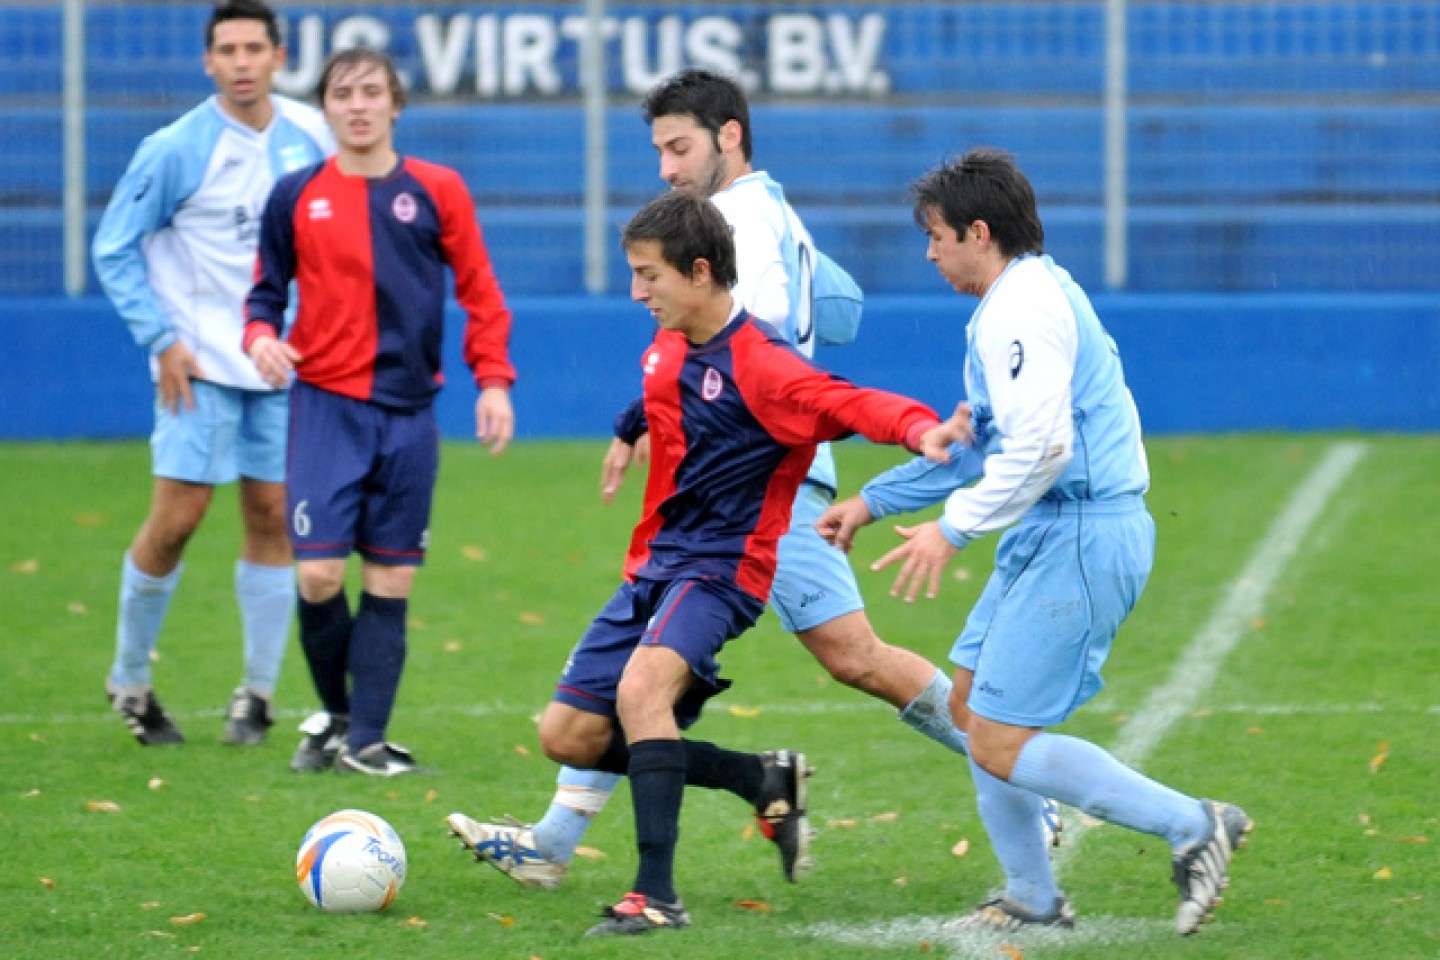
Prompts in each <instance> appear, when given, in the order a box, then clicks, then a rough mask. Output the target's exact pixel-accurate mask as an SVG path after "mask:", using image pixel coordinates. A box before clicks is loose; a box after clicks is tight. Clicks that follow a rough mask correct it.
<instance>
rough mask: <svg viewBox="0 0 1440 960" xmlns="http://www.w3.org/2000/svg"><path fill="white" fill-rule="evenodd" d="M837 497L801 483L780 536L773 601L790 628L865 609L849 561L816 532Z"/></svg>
mask: <svg viewBox="0 0 1440 960" xmlns="http://www.w3.org/2000/svg"><path fill="white" fill-rule="evenodd" d="M834 499H835V498H834V495H833V494H831V492H830V491H829V490H827V489H825V488H824V487H821V486H817V485H816V484H813V483H802V484H800V490H799V491H798V492H797V493H796V494H795V507H794V509H793V510H792V511H791V513H790V529H789V530H787V531H785V536H783V537H781V538H780V553H779V562H778V565H777V566H776V569H775V582H774V583H773V584H772V585H771V587H770V606H771V607H772V608H773V609H774V610H775V614H776V616H778V617H779V618H780V623H781V625H782V626H784V628H785V629H786V631H788V632H790V633H799V632H800V631H802V630H810V629H812V628H814V627H818V626H820V624H822V623H829V622H830V621H831V620H834V619H835V618H836V617H840V616H844V615H845V614H847V613H853V612H855V611H856V610H863V609H865V601H863V600H862V599H860V587H859V585H858V584H857V583H856V582H855V573H854V571H852V570H851V569H850V561H849V560H848V559H846V557H845V554H844V553H843V552H842V551H841V550H839V549H838V548H836V547H832V546H831V545H830V544H828V543H826V542H825V541H824V540H822V539H821V538H820V534H818V533H816V532H815V521H816V520H819V519H820V514H822V513H824V512H825V510H826V509H827V508H828V507H829V506H830V503H831V501H832V500H834Z"/></svg>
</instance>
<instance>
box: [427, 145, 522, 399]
mask: <svg viewBox="0 0 1440 960" xmlns="http://www.w3.org/2000/svg"><path fill="white" fill-rule="evenodd" d="M446 173H447V174H448V175H447V176H445V177H444V178H443V179H441V180H440V181H439V183H440V184H441V186H440V196H439V198H438V199H439V201H440V246H441V248H442V249H443V250H444V251H445V259H446V261H447V262H448V263H449V264H450V269H451V270H453V271H454V273H455V299H456V300H458V301H459V302H460V306H461V307H462V308H463V309H464V310H465V317H466V323H465V337H464V356H465V363H466V364H467V365H468V366H469V367H470V369H471V370H472V371H474V374H475V382H476V383H477V384H479V385H480V386H481V387H488V386H501V385H503V386H506V387H509V386H510V385H512V384H513V383H514V382H515V368H514V367H513V366H511V364H510V353H509V345H510V309H509V307H507V306H506V305H505V295H504V294H503V293H502V292H501V291H500V283H499V281H498V280H496V279H495V270H494V268H493V267H492V266H491V263H490V252H489V251H488V250H487V249H486V248H485V239H484V237H483V236H482V235H481V232H480V223H479V221H478V220H477V219H476V217H475V204H474V202H473V201H472V200H471V199H470V191H469V190H468V189H467V188H466V186H465V183H464V181H463V180H461V179H460V176H459V174H456V173H454V172H453V171H446Z"/></svg>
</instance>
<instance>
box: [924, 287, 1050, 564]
mask: <svg viewBox="0 0 1440 960" xmlns="http://www.w3.org/2000/svg"><path fill="white" fill-rule="evenodd" d="M997 306H1002V307H1004V308H1003V309H1001V310H997V311H996V313H995V314H994V315H989V316H984V317H982V318H981V319H980V321H979V322H980V324H981V326H980V327H979V328H978V329H977V332H976V337H975V350H976V353H977V355H978V356H977V359H978V361H979V363H980V364H981V366H982V368H983V371H984V373H983V375H984V377H985V384H986V386H987V387H988V389H989V392H990V407H991V413H992V415H993V416H994V423H993V429H994V432H995V433H996V434H997V435H998V438H999V442H998V447H997V446H996V445H995V444H991V445H990V446H989V447H988V449H989V450H990V451H991V452H990V454H989V455H988V456H987V457H986V458H985V471H984V475H983V476H982V477H981V478H980V481H979V482H978V483H976V484H975V485H974V486H973V487H969V488H966V489H964V490H958V491H956V492H955V493H953V494H951V496H950V498H949V499H948V500H947V501H946V504H945V514H944V517H943V524H944V526H945V527H946V528H947V529H946V531H945V532H946V535H947V536H949V537H950V540H951V542H952V543H956V544H957V545H963V543H967V542H969V541H970V540H973V539H974V538H976V537H978V536H980V535H982V534H985V533H990V532H993V531H995V530H1001V529H1004V528H1005V527H1008V526H1010V525H1011V524H1012V523H1014V522H1015V521H1017V520H1019V519H1020V517H1021V516H1022V515H1023V514H1024V513H1025V511H1027V510H1029V509H1030V508H1031V507H1032V506H1034V505H1035V503H1036V501H1038V500H1039V499H1040V497H1041V496H1043V495H1044V494H1045V492H1046V491H1047V490H1049V489H1050V487H1051V486H1052V485H1053V484H1054V483H1055V481H1056V480H1057V479H1058V478H1059V477H1060V475H1061V474H1062V473H1063V472H1064V470H1065V467H1066V466H1067V465H1068V464H1069V462H1070V458H1071V456H1072V445H1073V442H1074V429H1075V423H1074V414H1073V411H1072V408H1071V391H1070V383H1071V380H1072V379H1073V377H1074V372H1075V349H1076V338H1075V322H1074V317H1073V316H1067V315H1062V313H1061V312H1060V311H1058V310H1055V309H1050V308H1049V307H1047V306H1044V305H1037V304H1032V305H1028V306H1026V307H1025V308H1024V309H1023V310H1021V309H1015V308H1014V307H1010V306H1009V305H1008V304H1005V305H1001V304H997Z"/></svg>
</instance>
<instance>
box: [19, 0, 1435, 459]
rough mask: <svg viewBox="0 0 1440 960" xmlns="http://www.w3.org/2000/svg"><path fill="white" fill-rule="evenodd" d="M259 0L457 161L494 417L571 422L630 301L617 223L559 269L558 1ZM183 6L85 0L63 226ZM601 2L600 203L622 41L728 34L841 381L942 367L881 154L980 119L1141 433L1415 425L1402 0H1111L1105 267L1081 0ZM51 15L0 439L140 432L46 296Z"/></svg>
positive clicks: (405, 135) (598, 428) (154, 116)
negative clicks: (1077, 292) (479, 233)
mask: <svg viewBox="0 0 1440 960" xmlns="http://www.w3.org/2000/svg"><path fill="white" fill-rule="evenodd" d="M278 6H279V7H280V9H281V10H282V12H283V14H284V16H285V18H286V22H287V29H288V30H289V31H290V36H291V43H290V46H291V50H292V61H291V64H292V70H291V71H290V76H289V79H288V81H287V82H289V83H291V84H292V85H293V87H294V90H293V92H295V93H297V94H298V95H302V96H303V95H305V94H306V92H307V89H306V83H307V82H309V81H307V79H306V76H307V72H308V73H311V74H313V69H314V67H315V65H316V64H318V62H319V60H320V59H321V58H322V57H323V55H324V53H326V52H328V50H329V49H330V48H331V47H333V46H335V45H337V44H339V43H341V41H342V40H343V41H347V42H353V41H355V40H356V39H363V40H365V41H367V42H370V43H372V44H377V45H381V46H384V47H386V49H388V50H389V51H390V52H392V53H393V54H394V55H395V56H396V58H397V61H398V62H399V63H400V65H401V67H402V69H403V70H404V71H405V72H406V73H407V75H408V76H409V78H410V80H411V84H412V86H411V89H412V94H413V101H414V102H413V104H412V106H411V107H410V108H409V109H408V110H407V112H406V114H405V116H404V117H403V118H402V121H401V125H400V128H399V137H400V145H401V148H402V149H404V150H407V151H408V150H412V149H413V150H414V151H415V152H416V153H417V154H418V155H421V156H424V157H426V158H428V159H432V160H436V161H439V162H442V163H447V164H450V165H452V166H455V167H457V168H458V169H460V170H461V172H462V174H463V175H464V176H465V178H466V180H467V182H468V183H469V185H470V187H471V190H472V192H473V193H474V195H475V199H476V204H477V209H478V211H479V215H480V219H481V222H482V225H483V226H484V228H485V232H486V237H487V240H488V242H489V245H490V247H491V252H492V254H493V257H494V260H495V265H496V271H497V273H498V274H499V276H500V279H501V282H502V284H503V285H504V287H505V289H506V291H507V294H508V295H509V297H510V298H511V302H512V305H513V307H514V309H515V313H516V328H515V343H514V350H515V355H516V360H517V363H518V365H519V367H520V371H521V381H520V384H519V385H518V387H517V395H516V404H517V409H518V413H519V417H520V429H521V433H522V435H523V436H529V437H540V436H596V435H601V434H603V433H604V432H605V431H606V430H607V429H608V423H609V418H610V415H611V414H612V412H613V411H614V410H615V409H616V408H617V407H618V406H619V405H620V404H621V403H622V402H624V401H625V400H626V399H628V397H629V396H630V393H631V391H632V390H633V388H634V386H635V380H634V377H633V376H632V374H633V372H634V369H635V367H634V363H635V357H636V356H638V354H639V352H640V350H641V349H642V348H643V346H644V344H645V342H646V341H647V340H648V337H649V333H650V331H649V329H648V324H649V320H648V318H647V317H646V315H645V314H644V313H643V311H639V310H638V308H635V307H633V306H632V305H630V304H628V303H626V302H625V301H624V300H623V293H624V291H625V289H626V283H627V278H626V276H625V271H624V264H623V261H622V260H621V258H620V256H619V250H618V248H614V249H612V256H611V258H610V262H609V268H608V272H607V276H608V283H609V289H610V291H611V292H612V296H609V297H602V298H595V299H592V298H589V297H585V296H582V295H580V291H581V290H582V289H583V278H584V275H585V271H584V263H583V259H582V243H581V239H580V238H581V236H582V232H583V212H582V208H583V204H582V200H583V192H582V188H583V179H584V171H583V164H582V162H581V153H580V138H579V131H580V130H582V129H583V114H582V109H581V106H580V95H579V85H578V74H579V71H578V58H577V56H576V53H577V49H578V48H577V43H576V40H575V37H576V33H575V30H574V27H575V18H577V17H578V16H579V15H580V13H581V7H580V6H579V5H578V4H570V5H562V4H546V3H527V4H523V5H522V4H510V5H494V4H488V3H487V4H478V3H435V4H430V3H423V4H422V3H387V4H380V5H375V4H365V3H349V4H347V3H339V2H327V3H325V4H323V5H322V4H319V3H314V2H311V3H305V2H288V0H286V2H282V3H280V4H278ZM207 10H208V4H207V3H205V2H201V0H188V2H174V3H155V4H139V3H126V4H115V3H103V4H102V3H97V4H94V5H93V6H92V7H91V9H90V13H89V14H88V16H87V20H86V40H87V56H86V66H87V75H88V92H89V111H88V113H87V117H86V140H87V170H86V175H87V185H88V190H87V198H86V202H87V208H88V215H89V220H90V227H91V229H92V230H93V228H94V225H95V222H96V221H97V220H98V217H99V214H100V211H101V210H102V209H103V207H104V204H105V202H106V200H107V199H108V197H109V193H110V190H111V188H112V186H113V184H114V183H115V181H116V179H117V178H118V176H119V174H120V172H121V171H122V170H123V168H124V165H125V163H126V162H127V161H128V159H129V157H130V155H131V154H132V153H133V151H134V148H135V146H136V144H137V143H138V142H139V140H140V139H141V138H142V137H143V136H145V135H146V134H147V133H149V132H150V131H152V130H153V129H155V128H156V127H158V126H160V125H162V124H164V123H166V122H168V121H169V120H170V119H172V118H174V117H175V116H177V115H178V114H179V113H181V112H183V111H184V110H185V109H187V108H188V107H189V106H190V105H192V104H193V103H194V102H195V101H196V100H198V99H199V98H200V97H202V96H204V95H206V94H207V93H208V92H209V82H208V80H207V79H206V78H205V77H204V75H203V73H202V72H201V71H200V69H199V54H200V42H199V38H200V36H201V34H202V31H203V24H204V19H205V16H206V13H207ZM610 10H611V13H612V15H613V17H614V22H615V36H614V37H613V38H612V40H611V41H610V44H611V45H610V47H608V48H607V49H609V50H611V51H613V53H614V54H615V55H614V56H613V57H612V58H611V59H610V61H609V77H608V84H609V88H610V91H611V107H610V109H609V111H608V115H607V124H606V129H607V141H608V148H607V162H608V166H609V191H610V204H611V205H610V209H609V213H608V219H609V224H610V228H611V235H612V237H618V228H619V226H620V225H621V224H622V223H623V222H624V221H625V219H626V217H628V215H629V214H630V213H631V212H632V211H633V210H634V209H635V208H636V206H638V205H639V204H640V203H642V202H644V200H646V199H648V198H649V197H650V196H652V195H653V194H654V193H655V192H657V190H658V189H659V188H660V187H661V186H662V184H661V183H660V181H659V180H658V179H657V177H656V169H655V160H654V154H653V151H652V150H651V148H650V145H649V143H648V136H647V135H646V131H645V128H644V125H643V123H642V121H641V120H640V118H639V113H638V110H637V103H638V95H639V93H640V92H641V91H643V89H645V87H646V85H647V83H648V82H649V81H648V79H647V71H649V72H650V73H651V74H654V73H655V72H656V71H658V70H659V69H660V67H661V66H662V64H661V60H662V59H663V57H662V49H666V44H670V47H669V48H668V49H670V50H672V51H675V50H682V51H684V56H685V59H686V60H687V62H693V61H694V60H695V59H696V56H697V51H701V52H703V55H704V56H706V57H709V58H710V60H711V61H712V62H713V61H714V60H715V59H716V58H717V57H718V58H719V60H722V61H723V60H726V58H729V60H730V61H732V62H733V64H734V66H736V68H737V69H739V70H740V71H741V72H744V73H748V74H749V76H750V77H751V79H752V80H753V81H754V86H753V94H752V99H753V101H754V104H755V106H754V110H753V121H754V129H755V136H756V144H757V155H756V159H757V165H759V166H762V167H765V168H767V169H768V170H770V171H771V172H772V173H773V174H775V175H776V176H777V178H779V179H780V180H781V181H782V182H784V183H785V185H786V188H787V190H788V192H789V195H790V199H791V200H792V202H793V203H794V204H795V206H796V207H797V209H799V210H800V211H801V213H802V215H803V216H804V218H805V219H806V222H807V224H809V226H810V228H811V231H812V232H813V233H814V234H815V237H816V239H817V241H818V242H819V243H820V245H821V246H822V247H823V248H825V249H826V250H827V251H829V252H830V253H832V254H833V255H835V256H836V258H837V259H839V260H840V261H841V262H842V263H844V264H845V265H846V266H847V267H848V268H849V269H850V270H851V271H852V272H853V273H854V274H855V275H856V277H857V279H859V280H860V281H861V283H862V285H863V286H864V287H865V288H866V290H867V292H868V293H869V296H870V306H869V310H868V313H867V320H866V322H865V328H864V330H863V331H862V339H861V342H860V344H859V345H858V346H856V347H855V348H852V349H849V350H836V351H830V352H826V353H824V354H823V355H822V357H821V360H822V362H824V363H825V364H826V365H828V366H831V367H833V368H834V369H836V370H838V371H840V372H842V373H845V374H846V375H848V376H851V377H852V378H854V379H855V380H857V381H859V382H864V383H871V384H876V385H881V386H887V387H891V388H894V389H899V390H903V391H908V392H912V393H914V394H916V395H918V396H920V397H922V398H924V399H926V400H928V401H930V402H931V403H933V404H935V405H936V406H937V407H939V408H942V409H943V408H947V407H948V406H949V405H950V404H952V403H953V402H954V400H955V399H956V393H957V390H958V383H957V381H958V374H957V371H958V367H959V359H960V352H961V349H962V343H963V338H962V336H961V330H962V328H963V324H964V319H965V316H966V315H967V314H968V312H969V309H970V306H971V303H970V302H969V301H964V300H960V299H957V298H956V297H955V296H954V295H953V294H951V293H950V292H949V291H948V289H947V288H946V287H945V286H944V284H942V283H941V282H940V281H939V280H938V278H937V277H936V276H935V272H934V270H933V268H932V267H930V266H929V265H928V264H927V263H926V262H925V261H924V257H923V238H922V237H921V235H920V234H919V232H918V231H917V230H916V229H915V227H914V225H913V223H912V222H911V219H910V212H909V209H908V206H907V202H906V195H905V194H906V185H907V184H908V183H909V182H910V181H911V180H912V179H913V178H914V177H915V176H916V175H917V174H919V173H921V172H923V170H924V169H925V168H927V167H928V166H930V165H932V164H933V163H935V162H937V161H938V160H940V159H941V158H942V157H944V156H945V155H947V154H949V153H951V152H953V151H955V150H957V149H961V148H963V147H965V146H968V145H972V144H977V143H989V144H993V145H996V146H1001V147H1004V148H1006V149H1009V150H1011V151H1012V152H1014V153H1015V154H1016V155H1017V156H1018V158H1019V159H1020V162H1021V164H1022V166H1023V167H1024V168H1025V169H1026V170H1027V172H1028V173H1029V174H1030V176H1031V179H1032V180H1033V182H1034V184H1035V187H1036V192H1037V196H1038V198H1039V201H1040V206H1041V213H1042V217H1043V219H1044V221H1045V224H1046V229H1047V244H1046V245H1047V248H1048V249H1049V251H1050V252H1051V253H1053V254H1054V255H1055V257H1056V259H1057V260H1058V261H1059V262H1061V263H1062V264H1064V265H1065V266H1066V267H1068V268H1069V269H1070V270H1071V271H1072V272H1073V273H1074V275H1075V276H1076V278H1077V279H1078V280H1079V281H1080V282H1081V283H1082V284H1083V285H1084V286H1085V287H1086V288H1087V289H1088V290H1090V291H1091V292H1092V294H1093V295H1094V296H1095V299H1096V301H1097V305H1098V306H1099V307H1100V310H1101V313H1102V316H1103V317H1104V319H1105V320H1106V322H1107V324H1108V325H1109V326H1110V328H1111V330H1112V332H1113V333H1114V334H1115V336H1116V339H1117V340H1118V341H1119V342H1120V344H1121V348H1122V351H1123V353H1124V355H1125V357H1126V361H1127V367H1128V369H1129V373H1130V377H1131V380H1132V382H1133V385H1134V389H1135V393H1136V395H1137V398H1138V399H1139V401H1140V403H1141V407H1142V412H1143V414H1144V416H1145V420H1146V424H1147V427H1148V429H1149V430H1150V431H1151V432H1160V433H1174V432H1197V431H1212V430H1217V431H1230V430H1269V429H1293V430H1320V429H1356V430H1397V431H1429V430H1437V429H1440V400H1437V390H1436V388H1435V387H1434V386H1433V382H1434V380H1435V379H1436V378H1435V376H1434V371H1436V370H1440V362H1437V361H1440V345H1437V338H1440V332H1437V329H1436V328H1437V321H1440V269H1436V264H1437V263H1440V98H1437V95H1436V91H1437V90H1440V2H1437V0H1369V2H1365V0H1310V2H1307V0H1279V2H1264V3H1256V2H1225V0H1189V2H1186V0H1165V2H1154V0H1131V5H1130V14H1129V20H1128V29H1129V36H1130V42H1129V49H1128V57H1129V62H1130V71H1129V73H1130V77H1129V79H1130V90H1131V109H1130V111H1129V114H1128V119H1127V133H1128V139H1129V145H1130V164H1129V170H1128V175H1129V195H1128V202H1129V212H1128V216H1127V226H1128V231H1129V239H1130V257H1129V264H1128V266H1129V277H1128V283H1127V291H1126V292H1124V293H1120V292H1109V291H1106V290H1105V287H1104V283H1103V275H1104V270H1103V248H1104V244H1103V239H1104V221H1103V210H1104V197H1103V194H1102V185H1103V183H1104V175H1103V169H1102V165H1101V156H1102V153H1103V149H1102V148H1103V123H1102V119H1103V118H1102V107H1101V102H1102V101H1101V92H1102V90H1103V66H1104V59H1105V58H1104V17H1105V4H1104V3H1103V2H1101V0H1093V2H1077V0H1050V2H1047V0H1026V2H1021V3H1005V2H967V3H963V4H962V3H946V2H938V0H937V2H913V3H903V4H884V3H836V4H817V3H811V4H804V3H796V4H793V5H790V4H785V5H781V4H774V3H766V4H746V3H706V4H703V5H699V4H682V5H666V4H658V3H650V4H634V3H611V4H610ZM60 16H61V14H60V5H59V4H56V3H50V2H38V0H37V2H34V3H10V4H4V5H0V140H3V141H4V142H5V143H6V145H7V146H6V151H5V155H4V156H0V311H3V313H0V360H3V363H0V438H25V439H42V438H66V437H121V436H142V435H144V434H146V433H147V432H148V430H149V422H150V418H149V412H148V407H149V403H150V394H149V386H148V381H147V379H146V375H145V370H144V362H143V358H142V357H141V356H140V355H139V353H138V351H137V350H136V349H135V348H134V346H133V345H132V344H131V343H130V341H129V339H128V336H127V334H126V333H125V331H124V328H123V325H122V324H121V323H120V322H119V321H118V320H117V319H116V318H115V316H114V314H113V311H111V310H110V308H109V307H108V305H106V304H105V303H104V301H103V300H101V299H100V298H99V297H98V292H99V291H98V286H97V285H96V283H95V281H94V278H93V276H92V277H91V279H90V285H89V290H88V295H87V296H83V297H80V298H77V299H74V300H71V299H67V298H65V297H63V296H61V291H62V287H63V265H62V260H61V250H62V246H63V245H62V215H61V206H62V203H61V196H62V186H63V184H62V179H61V173H62V165H61V164H60V163H59V162H58V158H59V157H60V156H61V155H62V153H63V140H62V124H61V111H60V93H61V76H62V69H61V68H62V62H63V51H62V45H61V39H60V38H61V32H60ZM777 24H779V25H780V27H777ZM511 32H513V33H514V36H515V37H517V38H519V39H518V40H516V43H518V44H520V45H521V46H524V44H526V43H529V44H530V46H529V47H528V48H527V49H528V50H529V51H530V53H531V54H533V53H534V52H535V51H536V50H541V49H542V48H543V50H545V51H548V52H545V53H544V54H543V55H542V56H540V57H539V59H535V60H533V62H532V66H533V69H530V70H529V71H528V72H526V71H521V72H516V73H513V74H512V73H510V72H507V64H510V63H511V61H512V54H513V53H514V51H513V50H511V49H510V48H509V47H507V46H506V44H507V42H508V41H507V40H506V39H505V38H506V37H508V36H510V33H511ZM527 38H528V39H527ZM667 38H668V39H667ZM546 44H550V46H546ZM525 55H527V56H528V55H530V54H525ZM311 80H313V77H312V78H311ZM817 158H824V162H817ZM456 326H458V322H457V323H456V324H452V331H451V334H452V340H453V338H454V336H453V335H454V334H455V330H454V329H453V327H456ZM453 347H454V345H453V343H452V344H451V372H450V380H451V385H450V386H449V387H448V388H447V390H446V391H445V393H444V394H442V399H441V401H440V404H441V413H442V420H443V425H444V429H445V432H446V433H447V434H448V435H450V436H455V437H463V436H467V435H469V434H470V432H471V424H470V423H469V418H470V416H471V399H472V397H473V392H472V390H471V388H470V387H469V386H468V384H466V383H465V382H464V375H463V371H460V372H458V373H457V372H456V368H455V359H454V358H455V354H454V349H453Z"/></svg>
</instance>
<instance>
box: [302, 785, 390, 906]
mask: <svg viewBox="0 0 1440 960" xmlns="http://www.w3.org/2000/svg"><path fill="white" fill-rule="evenodd" d="M405 868H406V859H405V844H404V843H402V842H401V840H400V835H399V834H398V833H396V832H395V831H394V829H393V828H391V826H390V824H388V823H386V822H385V821H384V820H382V819H381V818H380V817H377V816H375V814H373V813H366V812H365V811H364V810H339V811H337V812H335V813H332V814H330V815H329V816H327V817H321V818H320V820H319V821H317V822H316V824H315V826H313V827H311V828H310V830H309V831H308V832H307V833H306V834H305V839H304V840H301V841H300V852H299V853H297V854H296V855H295V879H296V881H297V882H299V884H300V890H301V892H302V893H304V894H305V899H307V900H309V901H310V902H311V903H312V904H314V905H315V906H316V907H318V908H320V909H321V910H324V911H326V912H327V913H368V912H370V911H373V910H384V909H385V908H386V907H388V906H389V905H390V902H391V901H392V900H394V899H395V895H396V894H397V893H399V892H400V887H401V885H402V884H404V883H405Z"/></svg>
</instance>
